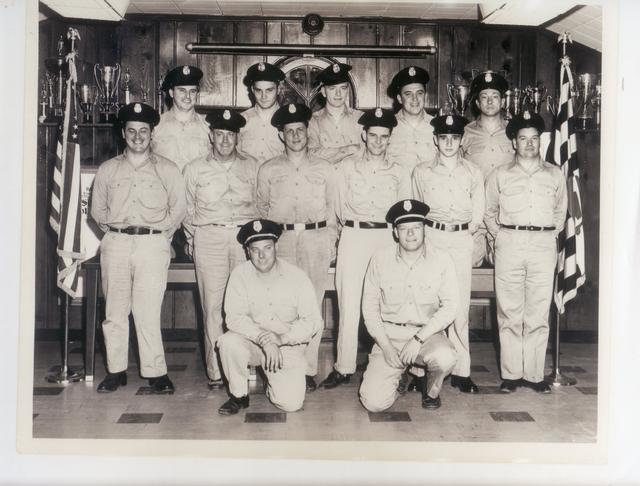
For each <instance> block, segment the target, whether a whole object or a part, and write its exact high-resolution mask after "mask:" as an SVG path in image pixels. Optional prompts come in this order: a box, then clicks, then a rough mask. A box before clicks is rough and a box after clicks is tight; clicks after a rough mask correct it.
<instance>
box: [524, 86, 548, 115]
mask: <svg viewBox="0 0 640 486" xmlns="http://www.w3.org/2000/svg"><path fill="white" fill-rule="evenodd" d="M524 92H525V93H526V100H527V105H528V106H529V111H533V112H534V113H537V114H540V108H541V106H542V102H543V101H544V100H545V99H546V96H547V88H545V87H544V86H527V87H526V88H525V89H524Z"/></svg>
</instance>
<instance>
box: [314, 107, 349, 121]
mask: <svg viewBox="0 0 640 486" xmlns="http://www.w3.org/2000/svg"><path fill="white" fill-rule="evenodd" d="M352 113H353V108H351V107H350V106H348V105H344V106H343V107H342V110H340V112H339V114H338V115H337V116H336V115H334V114H332V113H331V112H330V111H329V109H328V108H327V107H326V106H325V107H324V108H322V110H320V111H319V112H318V115H317V116H318V117H319V118H329V119H331V120H336V121H339V120H342V118H344V117H345V116H348V115H351V114H352Z"/></svg>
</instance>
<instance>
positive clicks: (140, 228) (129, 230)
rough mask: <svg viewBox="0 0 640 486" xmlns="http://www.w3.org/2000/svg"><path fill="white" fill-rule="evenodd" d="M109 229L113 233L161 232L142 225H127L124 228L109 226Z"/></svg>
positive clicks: (139, 233) (138, 233)
mask: <svg viewBox="0 0 640 486" xmlns="http://www.w3.org/2000/svg"><path fill="white" fill-rule="evenodd" d="M109 231H113V232H114V233H124V234H127V235H159V234H160V233H162V231H160V230H155V229H151V228H146V227H144V226H127V227H126V228H114V227H113V226H109Z"/></svg>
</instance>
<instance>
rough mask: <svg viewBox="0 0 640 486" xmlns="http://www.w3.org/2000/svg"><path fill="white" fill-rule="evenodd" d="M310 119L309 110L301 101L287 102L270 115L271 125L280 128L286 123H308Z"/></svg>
mask: <svg viewBox="0 0 640 486" xmlns="http://www.w3.org/2000/svg"><path fill="white" fill-rule="evenodd" d="M310 119H311V110H310V109H309V107H308V106H307V105H303V104H301V103H289V104H286V105H283V106H281V107H280V108H278V109H277V110H276V112H275V113H274V114H273V116H272V117H271V125H273V126H274V127H276V128H277V129H278V130H282V127H284V126H285V125H286V124H288V123H296V122H303V123H308V122H309V120H310Z"/></svg>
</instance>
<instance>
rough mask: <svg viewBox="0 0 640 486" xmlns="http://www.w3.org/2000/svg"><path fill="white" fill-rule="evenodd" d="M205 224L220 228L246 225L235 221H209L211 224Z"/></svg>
mask: <svg viewBox="0 0 640 486" xmlns="http://www.w3.org/2000/svg"><path fill="white" fill-rule="evenodd" d="M204 226H216V227H218V228H229V229H231V228H234V229H235V228H242V227H243V226H244V225H243V224H235V223H209V224H205V225H204Z"/></svg>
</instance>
